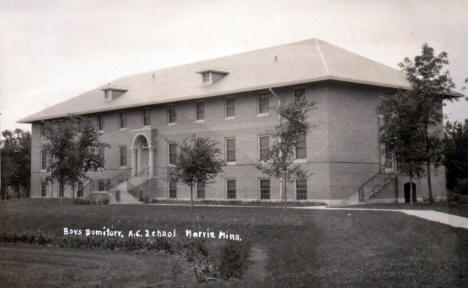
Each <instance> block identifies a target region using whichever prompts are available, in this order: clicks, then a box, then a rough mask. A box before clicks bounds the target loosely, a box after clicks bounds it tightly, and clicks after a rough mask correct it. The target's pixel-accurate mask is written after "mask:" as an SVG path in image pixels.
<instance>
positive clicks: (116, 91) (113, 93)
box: [102, 87, 127, 102]
mask: <svg viewBox="0 0 468 288" xmlns="http://www.w3.org/2000/svg"><path fill="white" fill-rule="evenodd" d="M102 91H104V99H105V101H106V102H110V101H112V100H114V99H116V98H117V97H120V96H121V95H122V94H124V93H125V92H127V89H124V88H117V87H112V88H111V87H107V88H104V89H102Z"/></svg>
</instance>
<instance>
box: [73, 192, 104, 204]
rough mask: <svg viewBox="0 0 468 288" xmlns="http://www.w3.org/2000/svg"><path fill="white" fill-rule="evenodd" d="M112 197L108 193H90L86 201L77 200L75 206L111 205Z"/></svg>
mask: <svg viewBox="0 0 468 288" xmlns="http://www.w3.org/2000/svg"><path fill="white" fill-rule="evenodd" d="M109 202H110V197H109V194H107V193H96V192H94V193H90V194H89V195H88V196H87V197H86V198H85V199H81V198H75V199H74V200H73V203H74V204H82V205H90V204H98V205H101V204H109Z"/></svg>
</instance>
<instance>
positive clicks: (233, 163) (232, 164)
mask: <svg viewBox="0 0 468 288" xmlns="http://www.w3.org/2000/svg"><path fill="white" fill-rule="evenodd" d="M226 165H228V166H234V165H236V162H226Z"/></svg>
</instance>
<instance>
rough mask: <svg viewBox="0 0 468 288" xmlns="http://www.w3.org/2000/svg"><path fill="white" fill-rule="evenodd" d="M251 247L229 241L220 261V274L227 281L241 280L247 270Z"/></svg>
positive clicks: (223, 249)
mask: <svg viewBox="0 0 468 288" xmlns="http://www.w3.org/2000/svg"><path fill="white" fill-rule="evenodd" d="M249 250H250V245H248V244H244V243H242V242H240V243H238V242H231V241H229V242H228V243H227V244H226V245H225V246H224V247H223V248H222V253H221V255H220V259H219V260H218V261H219V273H220V274H221V277H222V278H223V279H225V280H227V279H230V278H232V277H235V278H241V277H242V275H243V274H244V272H245V271H246V270H247V257H248V253H249Z"/></svg>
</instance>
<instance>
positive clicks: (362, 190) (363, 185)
mask: <svg viewBox="0 0 468 288" xmlns="http://www.w3.org/2000/svg"><path fill="white" fill-rule="evenodd" d="M381 172H382V171H381V170H379V171H377V173H375V174H374V175H372V176H371V177H370V178H369V179H367V180H366V181H365V182H364V183H362V184H361V186H359V188H358V191H359V202H365V201H366V199H365V195H364V187H365V186H367V184H369V183H371V182H372V181H374V179H375V178H376V177H377V176H378V175H379V174H380V173H381Z"/></svg>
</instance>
